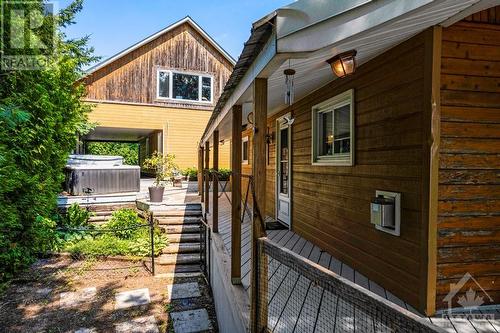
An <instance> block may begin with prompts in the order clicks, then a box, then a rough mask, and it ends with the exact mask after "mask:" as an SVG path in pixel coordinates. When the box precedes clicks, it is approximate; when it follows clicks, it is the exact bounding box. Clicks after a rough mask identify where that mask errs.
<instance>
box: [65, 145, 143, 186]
mask: <svg viewBox="0 0 500 333" xmlns="http://www.w3.org/2000/svg"><path fill="white" fill-rule="evenodd" d="M65 173H66V182H65V190H66V192H68V193H69V194H70V195H84V194H85V191H84V190H85V189H87V188H90V189H92V194H111V193H123V192H139V190H140V177H141V168H140V167H139V166H135V165H122V158H121V157H120V156H96V155H71V156H70V159H69V160H68V165H66V168H65Z"/></svg>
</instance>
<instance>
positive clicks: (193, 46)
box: [82, 17, 235, 168]
mask: <svg viewBox="0 0 500 333" xmlns="http://www.w3.org/2000/svg"><path fill="white" fill-rule="evenodd" d="M234 64H235V62H234V60H233V59H232V58H231V56H230V55H229V54H228V53H227V52H226V51H224V49H222V47H221V46H220V45H219V44H217V42H216V41H215V40H214V39H213V38H212V37H210V36H209V35H208V34H207V33H206V32H205V31H204V30H203V29H202V28H201V27H200V26H199V25H198V24H197V23H196V22H195V21H193V20H192V19H191V18H190V17H186V18H184V19H182V20H180V21H178V22H176V23H174V24H172V25H170V26H168V27H166V28H165V29H163V30H161V31H159V32H157V33H155V34H153V35H151V36H149V37H147V38H145V39H144V40H142V41H140V42H138V43H136V44H134V45H132V46H130V47H129V48H127V49H125V50H123V51H121V52H119V53H118V54H116V55H114V56H112V57H111V58H109V59H107V60H105V61H103V62H101V63H99V64H98V65H96V66H94V67H93V68H91V69H89V70H88V72H87V73H86V75H85V77H84V78H83V80H84V82H85V84H86V86H87V99H86V100H87V101H88V102H89V103H92V104H95V108H94V109H93V111H92V113H91V114H90V121H91V122H94V123H97V127H96V128H95V130H94V131H92V132H91V133H90V134H89V135H87V136H85V137H84V138H82V139H83V141H84V142H89V141H117V142H138V143H140V148H141V149H140V161H142V160H144V158H145V157H146V156H147V155H149V154H151V153H152V152H154V151H159V152H162V153H164V154H174V155H175V156H176V162H177V164H178V165H179V166H180V167H181V168H186V167H193V166H196V155H197V146H198V145H197V142H198V140H199V138H200V135H201V134H202V133H203V129H204V128H205V126H206V124H207V122H208V119H209V118H210V115H211V111H212V110H213V107H214V105H215V103H216V102H217V99H218V97H219V96H220V94H221V92H222V90H223V88H224V85H225V84H226V81H227V80H228V78H229V75H230V74H231V72H232V69H233V66H234ZM221 152H223V155H222V156H223V158H226V159H227V158H228V156H229V146H228V145H226V146H225V147H222V148H221ZM221 163H222V164H223V165H225V166H227V165H228V161H226V162H224V161H222V162H221Z"/></svg>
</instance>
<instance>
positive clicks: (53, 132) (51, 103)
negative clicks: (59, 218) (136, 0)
mask: <svg viewBox="0 0 500 333" xmlns="http://www.w3.org/2000/svg"><path fill="white" fill-rule="evenodd" d="M42 3H43V1H42V0H39V1H30V2H21V1H19V2H18V3H15V5H16V6H17V8H19V6H25V9H26V10H28V9H29V10H41V8H42ZM3 5H4V11H8V9H9V6H11V5H12V2H4V4H3ZM81 6H82V1H81V0H76V1H75V2H74V3H73V4H71V5H70V6H69V7H67V8H66V9H63V10H62V11H61V12H60V13H59V15H54V16H51V17H47V19H50V20H54V21H53V22H54V23H55V25H56V26H57V27H59V28H60V27H65V26H67V25H69V24H71V23H72V22H73V21H74V17H75V14H76V13H77V12H78V11H79V10H80V9H81ZM23 8H24V7H23ZM4 23H5V26H4V27H6V29H4V31H9V22H4ZM39 34H41V38H42V39H44V38H46V39H48V38H52V35H53V31H51V30H50V29H40V31H39ZM6 35H7V34H4V35H3V36H2V39H1V43H3V45H2V46H3V50H7V51H10V50H9V48H11V46H10V43H9V36H6ZM55 43H56V45H57V48H56V49H55V51H54V52H53V54H52V55H51V56H50V58H49V61H48V62H47V63H45V64H44V65H43V67H42V68H40V69H39V70H3V69H2V70H1V71H0V184H1V186H0V282H1V281H2V280H5V279H8V278H10V277H12V276H13V274H15V272H16V271H18V270H19V269H21V268H23V267H25V266H26V265H27V264H29V263H30V262H31V261H32V260H33V258H34V257H35V256H36V255H38V254H40V253H43V252H45V251H46V250H47V246H50V242H51V241H52V240H51V234H52V229H53V227H54V224H53V223H50V222H49V221H48V220H47V218H50V217H51V216H52V214H54V213H55V211H56V196H57V193H58V192H59V191H60V189H61V183H62V181H63V179H64V176H63V172H62V171H63V167H64V165H65V163H66V160H67V157H68V153H69V152H70V151H71V150H72V149H73V148H74V147H75V145H76V135H75V134H76V133H79V132H81V131H82V129H84V128H86V127H87V126H86V122H87V113H88V112H89V111H90V106H89V105H86V104H83V103H82V97H83V96H84V94H85V89H84V87H83V86H82V85H81V84H78V83H75V82H78V80H79V78H80V77H81V72H82V68H83V67H84V66H87V65H88V64H90V63H91V62H92V61H95V60H96V59H95V58H94V57H93V56H92V52H93V50H92V49H91V48H88V47H87V38H82V39H74V40H68V39H67V38H66V36H65V35H64V33H63V32H61V31H60V29H58V32H57V33H56V36H55ZM21 51H22V50H21ZM21 51H19V52H21ZM13 52H14V51H13ZM16 52H17V51H16Z"/></svg>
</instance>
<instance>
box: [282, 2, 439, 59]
mask: <svg viewBox="0 0 500 333" xmlns="http://www.w3.org/2000/svg"><path fill="white" fill-rule="evenodd" d="M432 2H439V0H438V1H436V0H435V1H433V0H411V1H403V0H380V1H372V2H369V3H366V4H364V5H361V6H358V7H356V8H354V9H353V10H349V11H347V12H344V13H341V14H339V15H337V16H334V17H331V18H329V19H327V20H324V21H321V22H319V23H317V24H315V25H312V26H308V27H305V28H304V29H301V30H298V31H296V32H294V33H292V34H289V35H286V36H284V37H281V38H278V41H277V51H278V53H292V52H313V51H316V50H319V49H322V48H324V47H328V46H331V45H333V44H335V43H338V42H339V41H342V40H345V39H347V38H350V37H352V36H354V35H357V34H359V33H361V32H363V31H367V30H370V29H373V28H375V27H377V26H380V25H381V24H384V23H386V22H389V21H391V20H393V19H395V18H397V17H400V16H402V15H405V14H407V13H409V12H411V11H413V10H416V9H418V8H420V7H422V6H425V5H428V4H430V3H432ZM276 19H277V26H280V25H283V24H284V23H280V20H285V21H286V20H287V19H288V18H287V17H286V16H282V15H278V16H277V18H276ZM332 32H333V33H332Z"/></svg>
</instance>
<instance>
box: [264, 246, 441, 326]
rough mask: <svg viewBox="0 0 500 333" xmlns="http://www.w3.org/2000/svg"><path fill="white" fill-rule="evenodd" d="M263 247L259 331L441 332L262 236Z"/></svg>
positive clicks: (421, 319)
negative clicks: (263, 329) (262, 329)
mask: <svg viewBox="0 0 500 333" xmlns="http://www.w3.org/2000/svg"><path fill="white" fill-rule="evenodd" d="M258 246H259V264H258V268H257V274H258V279H257V281H258V286H257V289H256V290H257V291H256V297H257V298H258V307H257V319H256V321H257V323H258V325H259V327H260V328H265V329H266V330H267V331H269V332H307V333H313V332H325V333H326V332H363V333H364V332H442V331H441V330H440V329H439V328H437V327H435V326H433V325H432V324H430V323H429V322H427V321H426V320H425V319H423V318H420V317H418V316H416V315H414V314H413V313H410V312H408V311H406V310H404V309H400V308H399V307H397V306H396V305H394V304H392V303H390V302H389V301H387V300H385V299H383V298H381V297H379V296H377V295H375V294H372V293H370V292H369V291H367V290H365V289H363V288H362V287H359V286H357V285H356V284H354V283H352V282H350V281H348V280H346V279H344V278H342V277H339V276H337V275H336V274H335V273H333V272H331V271H328V270H327V269H324V268H323V267H321V266H319V265H316V264H314V263H313V262H311V261H309V260H307V259H305V258H303V257H301V256H299V255H297V254H295V253H293V252H291V251H289V250H287V249H284V248H282V247H279V246H278V245H276V244H274V243H273V242H272V241H270V240H268V239H267V238H260V239H259V242H258ZM257 331H261V329H258V330H257Z"/></svg>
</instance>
